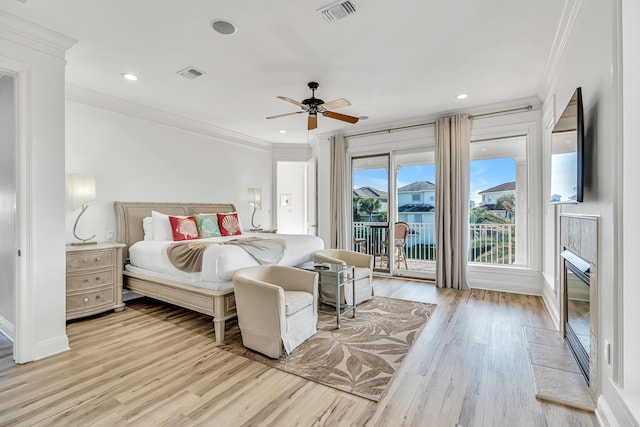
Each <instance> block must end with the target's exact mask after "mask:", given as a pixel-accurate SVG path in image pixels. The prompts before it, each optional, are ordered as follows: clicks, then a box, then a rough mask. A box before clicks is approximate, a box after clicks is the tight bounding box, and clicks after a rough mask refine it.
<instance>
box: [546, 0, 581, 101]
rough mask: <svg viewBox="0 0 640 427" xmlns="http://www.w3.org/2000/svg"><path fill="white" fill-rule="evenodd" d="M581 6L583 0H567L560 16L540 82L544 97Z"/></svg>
mask: <svg viewBox="0 0 640 427" xmlns="http://www.w3.org/2000/svg"><path fill="white" fill-rule="evenodd" d="M581 6H582V0H565V3H564V8H563V9H562V15H561V16H560V22H558V27H557V28H556V34H555V36H554V38H553V44H552V45H551V50H550V51H549V56H548V57H547V63H546V64H545V67H544V73H543V74H542V81H541V82H540V90H539V92H538V93H539V94H540V97H541V98H543V99H544V98H545V97H546V96H547V93H548V91H549V88H550V87H551V84H552V82H553V79H554V78H555V76H556V73H557V70H558V66H559V64H560V60H561V59H562V55H563V54H564V50H565V47H566V46H567V41H568V40H569V37H570V36H571V33H572V32H573V26H574V24H575V22H576V18H577V17H578V13H579V11H580V7H581Z"/></svg>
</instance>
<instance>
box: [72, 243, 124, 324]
mask: <svg viewBox="0 0 640 427" xmlns="http://www.w3.org/2000/svg"><path fill="white" fill-rule="evenodd" d="M125 246H126V245H124V244H122V243H118V242H104V243H97V244H95V245H78V246H67V320H69V319H77V318H79V317H85V316H90V315H92V314H97V313H102V312H103V311H107V310H111V309H113V310H114V311H122V310H124V303H123V302H122V248H124V247H125Z"/></svg>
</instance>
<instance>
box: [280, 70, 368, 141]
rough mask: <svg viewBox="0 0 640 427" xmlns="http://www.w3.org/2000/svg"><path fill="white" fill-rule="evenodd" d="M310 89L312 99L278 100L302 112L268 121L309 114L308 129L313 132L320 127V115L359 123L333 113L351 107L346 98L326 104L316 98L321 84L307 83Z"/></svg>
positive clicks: (352, 118) (356, 119)
mask: <svg viewBox="0 0 640 427" xmlns="http://www.w3.org/2000/svg"><path fill="white" fill-rule="evenodd" d="M307 86H309V89H311V98H307V99H305V100H304V101H302V102H298V101H295V100H293V99H291V98H287V97H286V96H279V97H278V98H280V99H282V100H283V101H287V102H290V103H292V104H294V105H297V106H298V107H300V108H302V111H296V112H294V113H285V114H278V115H277V116H269V117H267V119H277V118H278V117H286V116H293V115H294V114H301V113H309V119H308V127H307V128H308V129H309V130H313V129H315V128H317V127H318V114H322V115H323V116H325V117H329V118H331V119H336V120H342V121H343V122H349V123H357V122H358V120H359V118H358V117H354V116H348V115H346V114H340V113H336V112H333V111H329V110H333V109H334V108H340V107H348V106H349V105H351V103H350V102H349V101H347V100H346V99H344V98H338V99H334V100H333V101H329V102H324V101H323V100H322V99H319V98H316V97H315V94H316V89H318V86H319V84H318V83H316V82H309V83H307Z"/></svg>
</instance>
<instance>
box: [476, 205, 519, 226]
mask: <svg viewBox="0 0 640 427" xmlns="http://www.w3.org/2000/svg"><path fill="white" fill-rule="evenodd" d="M508 222H509V221H507V220H506V219H504V218H502V217H501V216H498V215H496V214H494V213H492V212H489V211H488V210H487V208H483V207H481V206H479V207H477V208H473V209H471V210H470V211H469V223H470V224H506V223H508Z"/></svg>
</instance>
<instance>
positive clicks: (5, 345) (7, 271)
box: [0, 70, 17, 358]
mask: <svg viewBox="0 0 640 427" xmlns="http://www.w3.org/2000/svg"><path fill="white" fill-rule="evenodd" d="M16 200H17V144H16V85H15V77H13V76H12V75H10V74H9V73H5V72H3V71H2V70H0V235H2V236H3V238H2V239H1V240H0V271H2V275H1V276H0V358H2V357H12V356H13V354H14V349H13V344H14V342H15V335H16V328H15V324H16V302H15V301H16V277H17V276H16V262H17V260H16V255H17V250H16V248H17V242H16Z"/></svg>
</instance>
